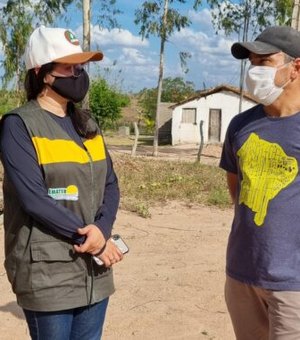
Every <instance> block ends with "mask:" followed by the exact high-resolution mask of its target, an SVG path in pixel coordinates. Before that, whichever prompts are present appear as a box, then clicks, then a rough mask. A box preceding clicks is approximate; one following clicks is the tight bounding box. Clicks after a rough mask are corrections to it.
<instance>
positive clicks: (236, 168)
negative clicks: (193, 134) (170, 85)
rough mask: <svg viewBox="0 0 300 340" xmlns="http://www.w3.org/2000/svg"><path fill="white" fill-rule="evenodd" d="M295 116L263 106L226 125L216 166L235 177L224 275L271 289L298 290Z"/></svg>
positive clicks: (299, 156) (299, 117) (299, 137)
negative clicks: (271, 113)
mask: <svg viewBox="0 0 300 340" xmlns="http://www.w3.org/2000/svg"><path fill="white" fill-rule="evenodd" d="M299 164H300V113H296V114H294V115H292V116H287V117H277V118H274V117H268V116H266V114H265V112H264V110H263V106H262V105H258V106H255V107H254V108H251V109H250V110H248V111H245V112H243V113H241V114H239V115H237V116H236V117H234V118H233V120H232V121H231V123H230V125H229V128H228V131H227V135H226V139H225V143H224V146H223V152H222V157H221V162H220V167H221V168H223V169H225V170H226V171H228V172H231V173H235V174H237V176H238V198H237V202H236V204H235V215H234V220H233V223H232V229H231V233H230V236H229V242H228V248H227V265H226V270H227V274H228V275H229V276H231V277H232V278H234V279H236V280H239V281H241V282H245V283H248V284H252V285H255V286H260V287H263V288H265V289H270V290H294V291H299V290H300V177H299Z"/></svg>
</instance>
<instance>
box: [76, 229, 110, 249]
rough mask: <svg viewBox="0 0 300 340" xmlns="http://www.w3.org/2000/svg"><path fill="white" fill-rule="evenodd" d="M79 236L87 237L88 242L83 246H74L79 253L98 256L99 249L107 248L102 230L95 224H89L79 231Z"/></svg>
mask: <svg viewBox="0 0 300 340" xmlns="http://www.w3.org/2000/svg"><path fill="white" fill-rule="evenodd" d="M77 232H78V234H79V235H84V236H86V240H85V241H84V243H82V244H81V245H76V244H75V245H74V249H75V251H77V252H78V253H90V254H96V253H98V252H99V249H102V248H103V247H104V246H105V243H106V240H105V238H104V236H103V234H102V232H101V230H100V229H99V228H98V227H97V226H96V225H94V224H89V225H87V226H85V227H84V228H79V229H78V230H77Z"/></svg>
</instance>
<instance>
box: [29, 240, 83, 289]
mask: <svg viewBox="0 0 300 340" xmlns="http://www.w3.org/2000/svg"><path fill="white" fill-rule="evenodd" d="M85 276H86V270H85V264H84V261H83V259H82V258H80V257H79V256H78V255H77V254H76V253H74V251H73V249H72V245H70V244H68V243H66V242H59V241H50V242H33V243H32V244H31V283H32V289H33V290H41V291H44V293H46V291H47V289H48V290H49V288H63V290H61V291H60V294H62V295H68V293H71V292H72V291H73V289H74V288H76V287H82V286H85ZM60 294H59V295H60Z"/></svg>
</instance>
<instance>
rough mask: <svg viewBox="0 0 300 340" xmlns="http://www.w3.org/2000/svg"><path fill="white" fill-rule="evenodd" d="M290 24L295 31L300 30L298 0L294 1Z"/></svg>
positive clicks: (299, 6) (299, 3)
mask: <svg viewBox="0 0 300 340" xmlns="http://www.w3.org/2000/svg"><path fill="white" fill-rule="evenodd" d="M291 26H292V27H293V28H295V29H296V30H297V31H300V2H299V0H295V1H294V6H293V14H292V24H291Z"/></svg>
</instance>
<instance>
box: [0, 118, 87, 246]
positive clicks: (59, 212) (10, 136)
mask: <svg viewBox="0 0 300 340" xmlns="http://www.w3.org/2000/svg"><path fill="white" fill-rule="evenodd" d="M3 119H4V121H3V122H2V126H1V140H0V146H1V159H2V163H3V166H4V169H5V173H6V176H7V177H8V179H9V180H10V181H11V183H12V184H13V186H14V188H15V190H16V192H17V194H18V198H19V201H20V204H21V205H22V207H23V209H24V210H25V211H26V213H27V214H29V215H30V216H32V217H33V218H34V219H35V220H36V221H37V222H39V223H41V224H42V225H43V226H44V227H45V228H48V229H49V230H52V231H54V232H56V233H58V234H60V235H63V236H66V237H67V238H69V239H72V240H73V241H75V242H76V243H82V242H83V241H84V237H82V236H79V235H78V234H77V229H78V228H81V227H83V226H84V223H83V221H82V220H81V219H80V218H79V217H78V216H77V215H75V214H74V213H73V212H72V211H71V210H69V209H67V208H66V207H64V206H62V205H61V204H59V203H58V202H56V201H55V200H54V199H53V198H51V197H50V196H49V195H48V192H47V188H46V185H45V182H44V178H43V174H42V171H41V168H40V167H39V165H38V162H37V156H36V152H35V149H34V146H33V144H32V141H31V138H30V136H29V134H28V132H27V129H26V127H25V124H24V122H23V120H22V119H21V118H20V117H19V116H17V115H9V116H7V117H5V118H3Z"/></svg>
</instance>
